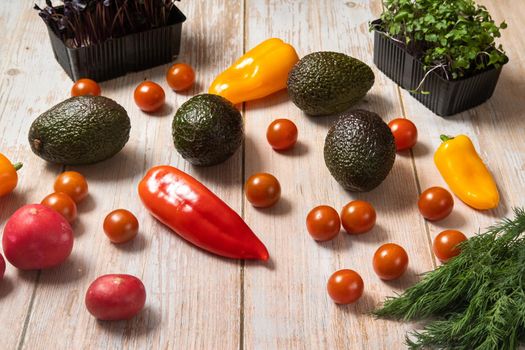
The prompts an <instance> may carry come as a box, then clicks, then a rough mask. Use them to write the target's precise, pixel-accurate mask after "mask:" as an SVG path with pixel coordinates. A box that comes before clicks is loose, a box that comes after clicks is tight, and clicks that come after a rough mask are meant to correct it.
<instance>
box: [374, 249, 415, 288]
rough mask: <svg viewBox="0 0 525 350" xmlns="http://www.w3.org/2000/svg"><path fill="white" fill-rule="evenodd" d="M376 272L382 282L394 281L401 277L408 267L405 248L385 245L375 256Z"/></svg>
mask: <svg viewBox="0 0 525 350" xmlns="http://www.w3.org/2000/svg"><path fill="white" fill-rule="evenodd" d="M373 265H374V271H375V272H376V274H377V275H378V276H379V278H381V279H382V280H387V281H389V280H394V279H396V278H399V277H401V275H403V274H404V273H405V271H406V270H407V267H408V255H407V252H406V251H405V250H404V249H403V247H401V246H399V245H397V244H394V243H387V244H383V245H382V246H381V247H379V249H377V251H376V252H375V254H374V261H373Z"/></svg>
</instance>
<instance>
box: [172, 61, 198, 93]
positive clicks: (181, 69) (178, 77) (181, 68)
mask: <svg viewBox="0 0 525 350" xmlns="http://www.w3.org/2000/svg"><path fill="white" fill-rule="evenodd" d="M166 81H167V82H168V85H169V86H170V87H171V88H172V89H173V90H174V91H184V90H187V89H189V88H190V87H192V85H193V83H194V82H195V72H194V71H193V68H191V66H190V65H188V64H186V63H175V64H174V65H173V66H171V67H170V69H168V73H166Z"/></svg>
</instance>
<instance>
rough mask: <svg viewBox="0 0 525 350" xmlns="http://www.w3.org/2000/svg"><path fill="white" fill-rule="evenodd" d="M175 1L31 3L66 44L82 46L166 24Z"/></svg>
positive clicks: (98, 0) (116, 0) (96, 0)
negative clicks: (42, 5)
mask: <svg viewBox="0 0 525 350" xmlns="http://www.w3.org/2000/svg"><path fill="white" fill-rule="evenodd" d="M174 1H175V0H62V1H61V3H62V4H61V5H60V6H53V4H52V2H51V0H46V6H45V7H44V8H40V7H39V6H38V5H36V4H35V9H36V10H38V11H39V15H40V17H42V19H43V20H44V22H46V24H47V25H48V26H49V27H50V28H51V30H53V32H55V34H57V35H58V36H59V37H60V38H61V39H62V40H63V41H64V42H65V43H66V44H67V45H69V46H71V47H83V46H90V45H96V44H99V43H102V42H104V41H106V40H108V39H110V38H117V37H120V36H124V35H127V34H131V33H137V32H142V31H145V30H148V29H151V28H156V27H162V26H165V25H167V24H169V21H170V15H171V14H172V10H173V9H174V8H175V5H174Z"/></svg>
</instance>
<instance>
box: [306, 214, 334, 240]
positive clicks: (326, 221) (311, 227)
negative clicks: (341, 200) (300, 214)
mask: <svg viewBox="0 0 525 350" xmlns="http://www.w3.org/2000/svg"><path fill="white" fill-rule="evenodd" d="M306 228H307V229H308V232H309V233H310V236H312V238H313V239H315V240H316V241H328V240H330V239H333V238H334V237H335V236H337V234H338V233H339V231H340V230H341V219H339V214H338V213H337V211H336V210H335V209H334V208H332V207H329V206H328V205H320V206H318V207H315V208H313V209H312V210H310V212H309V213H308V215H307V216H306Z"/></svg>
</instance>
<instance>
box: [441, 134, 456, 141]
mask: <svg viewBox="0 0 525 350" xmlns="http://www.w3.org/2000/svg"><path fill="white" fill-rule="evenodd" d="M439 138H440V139H441V141H443V142H447V141H450V140H452V139H454V137H452V136H448V135H441V136H439Z"/></svg>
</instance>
